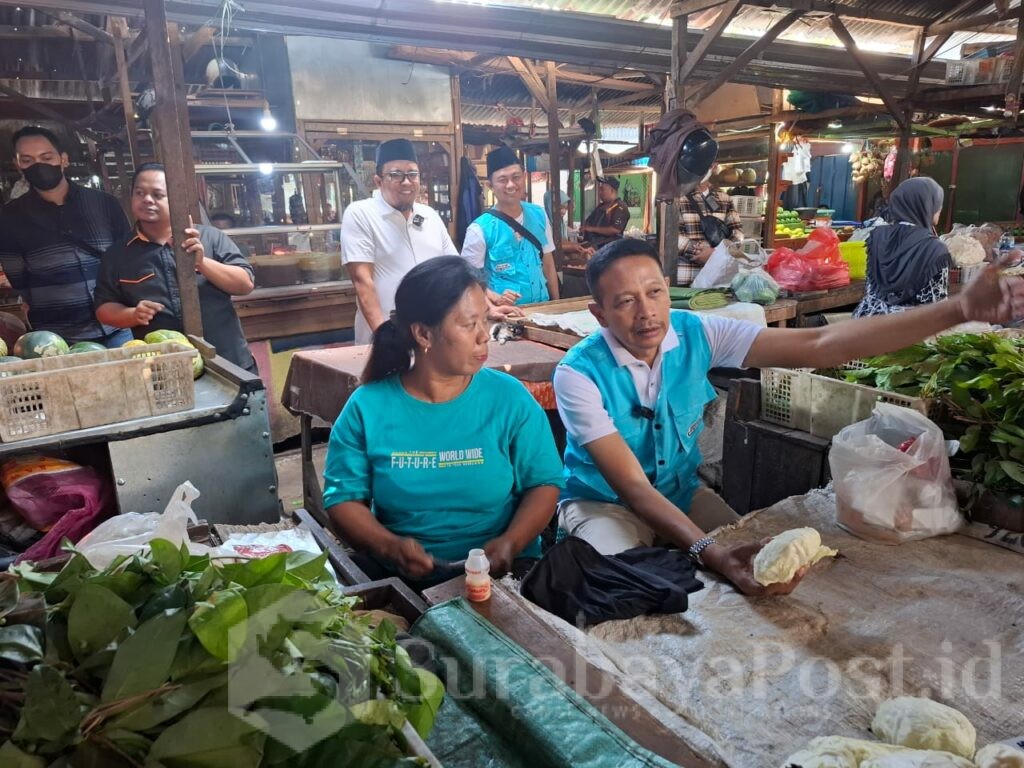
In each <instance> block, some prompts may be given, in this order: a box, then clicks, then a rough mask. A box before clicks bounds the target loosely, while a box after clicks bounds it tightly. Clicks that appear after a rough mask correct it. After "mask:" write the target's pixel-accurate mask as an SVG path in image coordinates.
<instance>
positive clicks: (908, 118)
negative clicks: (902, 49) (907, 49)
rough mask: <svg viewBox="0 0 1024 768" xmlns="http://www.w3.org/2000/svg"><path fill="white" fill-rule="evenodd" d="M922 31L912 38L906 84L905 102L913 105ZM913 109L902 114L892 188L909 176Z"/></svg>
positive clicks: (918, 78)
mask: <svg viewBox="0 0 1024 768" xmlns="http://www.w3.org/2000/svg"><path fill="white" fill-rule="evenodd" d="M924 46H925V34H924V29H919V30H918V31H917V35H916V36H915V38H914V57H913V62H914V67H913V69H912V70H911V71H910V81H909V82H908V84H907V101H908V102H909V103H913V101H914V97H915V96H916V95H917V87H918V85H919V83H920V81H921V67H922V65H923V64H924V57H925V54H926V53H927V51H926V50H925V47H924ZM913 118H914V108H913V107H912V106H911V107H908V108H907V110H906V111H905V112H904V115H903V120H904V124H903V126H902V127H901V129H900V141H899V146H898V147H897V149H896V173H895V174H894V175H893V186H897V185H899V184H900V182H902V181H903V180H904V179H906V178H908V177H909V176H910V141H911V138H912V129H913V125H912V121H913Z"/></svg>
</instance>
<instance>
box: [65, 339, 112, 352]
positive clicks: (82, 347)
mask: <svg viewBox="0 0 1024 768" xmlns="http://www.w3.org/2000/svg"><path fill="white" fill-rule="evenodd" d="M106 351H107V348H106V347H104V346H103V345H102V344H97V343H96V342H95V341H79V342H78V343H76V344H72V345H71V348H70V349H68V354H71V355H77V354H78V353H79V352H106Z"/></svg>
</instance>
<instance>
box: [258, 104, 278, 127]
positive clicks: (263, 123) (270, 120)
mask: <svg viewBox="0 0 1024 768" xmlns="http://www.w3.org/2000/svg"><path fill="white" fill-rule="evenodd" d="M260 128H262V129H263V130H264V131H266V132H267V133H270V132H271V131H276V130H277V118H276V117H274V116H273V115H272V114H270V107H264V108H263V117H261V118H260Z"/></svg>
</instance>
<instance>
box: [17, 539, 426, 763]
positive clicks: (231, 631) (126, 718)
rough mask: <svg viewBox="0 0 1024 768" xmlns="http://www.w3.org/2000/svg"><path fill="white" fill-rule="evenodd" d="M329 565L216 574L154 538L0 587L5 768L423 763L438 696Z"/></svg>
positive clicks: (303, 557)
mask: <svg viewBox="0 0 1024 768" xmlns="http://www.w3.org/2000/svg"><path fill="white" fill-rule="evenodd" d="M325 562H326V555H320V556H314V555H311V554H309V553H305V552H292V553H280V554H275V555H271V556H270V557H266V558H263V559H259V560H249V561H245V562H227V561H225V562H221V561H219V560H215V561H211V559H210V558H209V557H208V556H194V555H191V554H189V552H188V550H187V549H186V548H185V547H182V548H181V549H179V548H177V547H175V546H174V545H173V544H171V543H170V542H167V541H164V540H162V539H157V540H155V541H153V542H152V543H151V551H150V552H148V553H146V554H143V555H138V556H135V557H131V558H124V557H122V558H120V559H118V560H116V561H115V562H114V563H112V564H111V565H110V566H109V567H108V568H106V569H104V570H102V571H98V570H96V569H95V568H93V567H92V566H91V565H90V564H89V562H88V561H87V560H86V559H85V557H83V556H82V555H81V554H75V555H74V556H73V557H72V559H71V560H70V561H69V562H68V564H67V565H66V566H65V567H64V569H63V570H61V571H60V573H59V574H46V573H41V572H38V571H36V570H34V569H33V568H32V566H31V565H23V566H19V567H17V568H16V569H15V573H14V574H2V575H0V621H2V624H3V625H2V626H0V739H2V740H3V742H4V743H3V745H2V746H0V765H4V766H16V767H17V768H44V767H45V766H51V767H53V768H57V767H62V766H74V767H75V768H79V767H82V768H86V767H89V766H97V767H99V766H103V767H104V768H120V767H121V766H147V767H148V766H164V767H165V768H214V766H216V767H217V768H235V766H237V767H238V768H242V767H243V766H244V767H245V768H252V767H253V766H295V767H296V768H319V767H320V766H324V767H325V768H326V766H359V767H360V768H385V767H388V768H391V767H393V766H411V765H419V764H420V762H419V761H417V760H415V759H412V758H406V757H404V755H405V752H404V750H403V745H404V740H403V739H402V737H401V735H400V732H401V729H402V727H403V725H404V724H405V722H406V721H407V720H408V722H409V723H410V724H411V725H413V726H414V727H415V728H416V729H417V730H418V731H419V732H420V733H421V734H424V735H425V734H426V733H427V732H428V731H429V730H430V727H431V726H432V725H433V720H434V715H435V713H436V711H437V708H438V706H440V701H441V697H442V695H443V689H442V687H441V683H440V681H439V680H438V679H437V678H436V677H434V676H433V675H431V674H429V673H427V672H424V671H423V670H420V669H416V668H414V667H413V666H412V664H411V663H410V660H409V657H408V655H407V654H406V653H405V651H404V650H403V649H402V648H401V647H399V646H398V645H397V644H396V642H395V629H394V627H393V626H392V625H391V624H389V623H387V622H382V623H381V624H380V625H379V626H377V627H376V628H371V626H370V622H369V620H368V619H367V618H365V617H363V616H361V615H360V614H359V613H358V612H357V611H356V610H355V609H356V601H357V599H356V598H354V597H347V596H345V595H344V594H343V593H342V592H341V590H340V588H339V587H338V585H337V584H336V583H335V582H334V581H333V580H332V579H331V577H330V575H329V574H328V573H327V572H326V570H325Z"/></svg>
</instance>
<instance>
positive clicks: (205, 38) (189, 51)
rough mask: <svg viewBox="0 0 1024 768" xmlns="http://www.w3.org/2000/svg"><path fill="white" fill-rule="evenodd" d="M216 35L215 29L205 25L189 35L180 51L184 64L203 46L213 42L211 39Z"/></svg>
mask: <svg viewBox="0 0 1024 768" xmlns="http://www.w3.org/2000/svg"><path fill="white" fill-rule="evenodd" d="M216 34H217V28H216V27H212V26H210V25H209V24H205V25H203V26H202V27H200V28H199V29H197V30H196V31H195V32H193V33H192V34H191V35H189V37H188V40H186V41H185V45H183V46H182V50H181V56H182V58H183V59H184V60H185V63H186V64H188V63H189V62H190V61H192V59H193V58H194V57H195V56H196V54H198V53H199V52H200V51H201V50H202V49H203V47H204V46H206V45H207V44H209V43H211V42H213V37H214V35H216Z"/></svg>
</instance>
